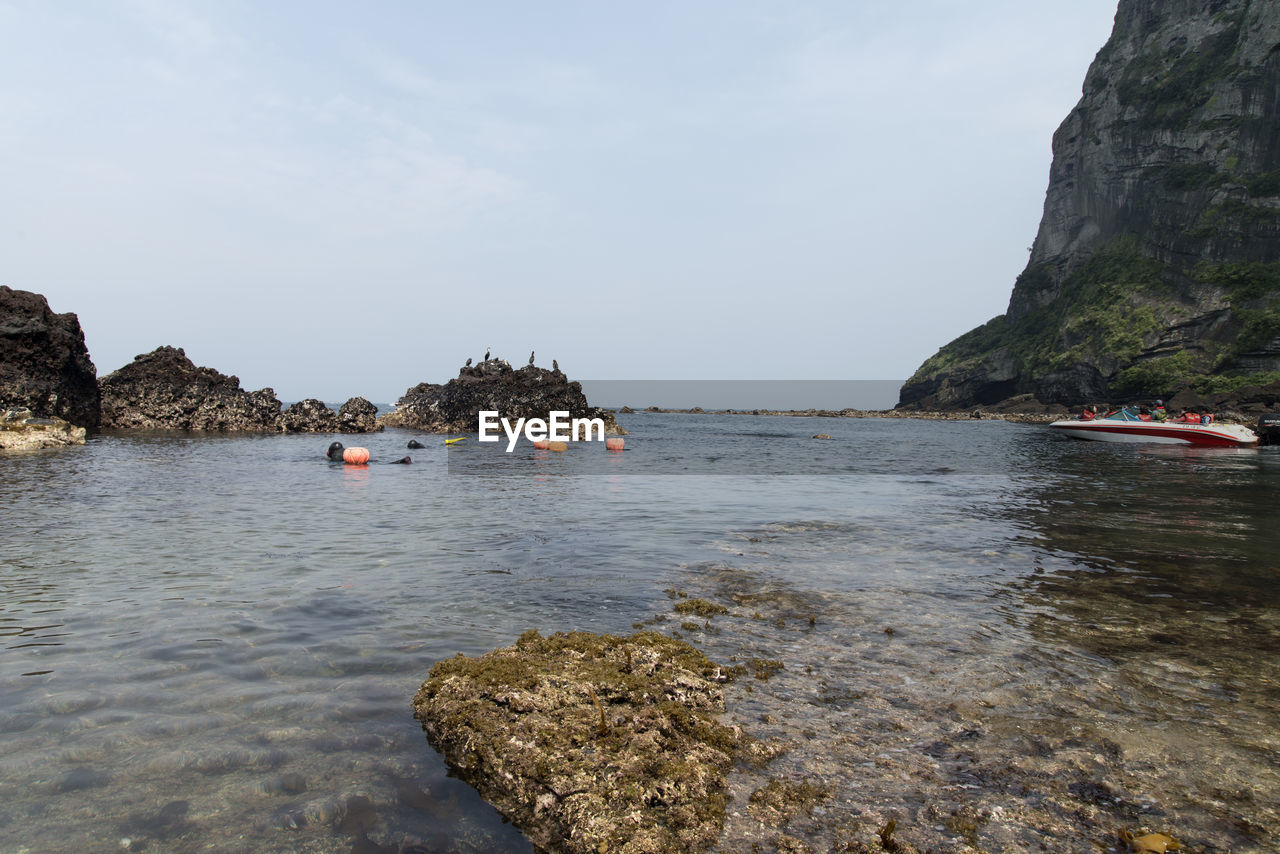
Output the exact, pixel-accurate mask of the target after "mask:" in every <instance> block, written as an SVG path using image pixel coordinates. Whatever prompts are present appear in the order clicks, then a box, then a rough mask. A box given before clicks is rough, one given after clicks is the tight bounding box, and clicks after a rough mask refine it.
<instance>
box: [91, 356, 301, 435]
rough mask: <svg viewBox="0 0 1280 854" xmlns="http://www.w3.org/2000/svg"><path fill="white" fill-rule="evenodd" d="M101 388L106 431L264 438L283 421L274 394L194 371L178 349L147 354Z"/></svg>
mask: <svg viewBox="0 0 1280 854" xmlns="http://www.w3.org/2000/svg"><path fill="white" fill-rule="evenodd" d="M99 385H100V386H101V388H102V426H103V427H104V428H114V429H126V430H128V429H136V430H210V431H223V432H232V431H235V432H241V431H243V432H260V433H261V432H273V431H275V430H276V429H277V421H278V420H279V418H280V401H279V400H277V399H276V396H275V392H273V391H272V390H271V389H269V388H264V389H260V390H258V391H254V392H247V391H244V390H243V389H241V388H240V380H239V379H238V378H237V377H233V376H227V375H225V374H220V373H218V372H217V371H215V370H214V369H213V368H198V367H196V365H195V364H194V363H193V362H192V361H191V360H190V359H188V358H187V354H186V353H185V352H183V350H182V348H180V347H179V348H174V347H157V348H156V349H155V350H153V351H152V352H150V353H144V354H142V355H141V356H138V357H137V358H135V359H134V360H133V361H132V362H131V363H129V364H128V365H125V366H124V367H123V368H121V369H120V370H118V371H114V372H112V373H110V374H107V375H106V376H105V377H103V378H102V382H101V383H100V384H99Z"/></svg>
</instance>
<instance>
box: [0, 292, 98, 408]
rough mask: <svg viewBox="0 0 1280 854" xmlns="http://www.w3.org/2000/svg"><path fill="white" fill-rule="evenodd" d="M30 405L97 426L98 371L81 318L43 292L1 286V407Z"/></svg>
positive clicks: (25, 406) (29, 406)
mask: <svg viewBox="0 0 1280 854" xmlns="http://www.w3.org/2000/svg"><path fill="white" fill-rule="evenodd" d="M7 408H13V409H29V410H31V412H33V413H35V415H37V416H44V417H49V418H63V419H66V420H67V421H69V422H71V423H72V424H74V425H76V426H78V427H85V428H88V429H89V430H95V429H97V427H98V419H99V408H100V407H99V397H98V371H97V369H96V368H95V367H94V366H93V362H92V361H91V360H90V359H89V351H88V349H87V348H86V347H85V344H84V332H83V331H82V330H81V329H80V320H79V318H77V317H76V316H75V315H74V314H71V313H69V312H68V313H67V314H54V313H53V311H52V310H50V308H49V303H48V301H47V300H46V299H45V298H44V297H43V296H41V295H40V294H35V293H31V292H30V291H15V290H13V289H12V288H9V287H5V286H2V285H0V410H3V409H7Z"/></svg>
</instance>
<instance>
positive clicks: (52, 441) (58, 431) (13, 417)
mask: <svg viewBox="0 0 1280 854" xmlns="http://www.w3.org/2000/svg"><path fill="white" fill-rule="evenodd" d="M84 439H85V429H84V428H83V427H77V426H76V425H74V424H71V423H70V422H68V421H65V420H63V419H62V418H46V417H43V416H39V415H36V414H35V413H33V412H32V411H31V410H30V409H10V410H8V411H7V412H5V413H4V414H3V415H2V416H0V451H34V450H39V449H41V448H58V447H62V446H64V445H83V444H84Z"/></svg>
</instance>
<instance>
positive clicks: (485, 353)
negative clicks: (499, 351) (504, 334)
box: [484, 349, 489, 362]
mask: <svg viewBox="0 0 1280 854" xmlns="http://www.w3.org/2000/svg"><path fill="white" fill-rule="evenodd" d="M484 360H485V361H486V362H487V361H489V351H488V350H487V349H486V350H485V351H484Z"/></svg>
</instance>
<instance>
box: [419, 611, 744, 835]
mask: <svg viewBox="0 0 1280 854" xmlns="http://www.w3.org/2000/svg"><path fill="white" fill-rule="evenodd" d="M728 678H729V673H728V672H726V671H724V670H722V669H721V668H718V667H716V666H715V665H714V664H712V662H710V661H709V660H708V659H707V658H706V656H704V655H703V654H702V653H701V652H699V651H698V650H696V649H694V648H693V647H691V646H689V645H688V644H686V643H684V642H683V641H680V640H676V639H674V638H669V637H666V636H664V635H660V634H657V633H655V632H639V633H637V634H634V635H631V636H629V637H621V636H615V635H596V634H591V633H589V632H571V633H569V634H555V635H552V636H551V637H547V638H543V637H540V636H539V635H538V633H537V632H533V631H531V632H526V633H525V634H524V635H523V636H521V638H520V640H519V641H517V643H516V645H515V646H514V647H509V648H506V649H499V650H495V651H493V652H490V653H487V654H485V655H483V656H481V657H479V658H467V657H464V656H461V655H459V656H457V657H456V658H451V659H446V660H444V661H441V662H439V663H438V664H436V665H435V666H434V667H432V668H431V674H430V678H428V679H427V681H426V682H424V683H423V684H422V688H421V689H420V690H419V691H418V693H417V695H416V696H415V697H414V698H413V708H414V715H415V716H416V717H417V718H418V720H419V721H421V722H422V726H423V729H424V730H426V733H427V737H428V738H429V739H430V741H431V743H432V744H433V745H434V746H435V748H436V749H437V750H439V751H440V752H441V753H442V754H443V755H444V758H445V761H446V762H447V763H448V764H449V767H450V769H452V771H453V773H455V774H456V775H458V776H459V777H461V778H462V779H463V780H466V781H467V782H469V783H471V785H473V786H475V787H476V789H478V790H479V792H480V794H481V795H482V796H483V797H484V798H485V799H486V800H487V801H489V803H491V804H493V805H494V806H495V807H496V808H497V809H498V810H499V811H501V812H502V813H503V814H504V815H505V816H507V817H508V818H509V819H511V820H512V821H513V822H514V823H515V824H516V825H517V826H518V827H520V829H521V830H523V831H524V833H525V834H526V835H527V836H528V837H529V839H530V840H531V841H532V842H533V844H534V845H535V846H537V847H538V848H539V850H546V851H562V852H570V854H588V852H590V854H596V852H600V851H620V852H625V851H634V852H659V851H689V852H692V851H700V850H703V849H705V848H707V847H708V846H709V845H711V844H712V843H713V842H714V841H715V840H716V838H717V837H718V836H719V833H720V829H721V827H722V826H723V823H724V815H725V806H726V805H727V803H728V801H729V797H728V790H727V786H726V782H725V778H726V774H727V773H728V771H729V769H730V767H731V766H732V764H733V758H734V756H735V754H737V753H738V751H739V750H740V747H741V743H742V741H744V739H742V738H741V734H740V733H739V732H738V731H737V730H736V729H732V728H730V727H727V726H724V725H723V724H721V723H719V722H718V721H717V719H716V716H717V714H719V713H720V712H723V711H724V699H723V694H722V690H721V687H720V683H721V682H723V681H726V680H727V679H728Z"/></svg>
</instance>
